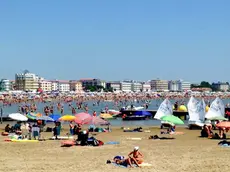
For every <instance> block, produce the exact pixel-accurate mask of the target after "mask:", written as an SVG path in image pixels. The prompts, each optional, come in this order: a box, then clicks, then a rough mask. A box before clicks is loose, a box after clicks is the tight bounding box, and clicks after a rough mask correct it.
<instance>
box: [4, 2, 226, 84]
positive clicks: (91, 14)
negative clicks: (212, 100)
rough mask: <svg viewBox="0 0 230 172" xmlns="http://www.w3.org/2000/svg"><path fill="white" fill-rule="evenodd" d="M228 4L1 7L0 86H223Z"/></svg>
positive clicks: (32, 4)
mask: <svg viewBox="0 0 230 172" xmlns="http://www.w3.org/2000/svg"><path fill="white" fill-rule="evenodd" d="M229 6H230V1H229V0H220V1H216V0H96V1H95V0H88V1H80V0H79V1H78V0H68V1H63V0H49V1H47V0H39V1H31V0H23V1H0V78H9V79H14V76H15V73H21V72H23V71H24V70H25V69H27V70H29V71H30V72H32V73H36V74H38V75H39V76H42V77H45V78H47V79H80V78H100V79H104V80H122V79H134V80H150V79H156V78H160V79H167V80H171V79H172V80H175V79H184V80H186V81H191V82H199V81H202V80H206V81H210V82H213V81H230V75H229V74H228V72H229V69H230V58H229V57H230V10H229Z"/></svg>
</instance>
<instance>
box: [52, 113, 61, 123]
mask: <svg viewBox="0 0 230 172" xmlns="http://www.w3.org/2000/svg"><path fill="white" fill-rule="evenodd" d="M49 117H50V118H52V119H53V120H54V121H58V119H59V118H61V115H59V114H52V115H50V116H49Z"/></svg>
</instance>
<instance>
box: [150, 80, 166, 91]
mask: <svg viewBox="0 0 230 172" xmlns="http://www.w3.org/2000/svg"><path fill="white" fill-rule="evenodd" d="M150 84H151V90H155V91H165V90H168V81H167V80H160V79H156V80H151V82H150Z"/></svg>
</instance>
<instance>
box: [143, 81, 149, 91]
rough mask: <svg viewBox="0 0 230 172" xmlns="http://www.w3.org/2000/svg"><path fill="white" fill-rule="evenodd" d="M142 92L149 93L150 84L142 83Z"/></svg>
mask: <svg viewBox="0 0 230 172" xmlns="http://www.w3.org/2000/svg"><path fill="white" fill-rule="evenodd" d="M142 91H143V92H149V91H151V84H150V83H149V82H145V83H142Z"/></svg>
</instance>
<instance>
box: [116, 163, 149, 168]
mask: <svg viewBox="0 0 230 172" xmlns="http://www.w3.org/2000/svg"><path fill="white" fill-rule="evenodd" d="M112 165H114V166H116V167H120V168H129V167H130V166H129V165H128V166H125V165H119V164H116V163H115V162H113V163H112ZM139 166H140V167H141V168H142V167H152V164H149V163H144V162H143V163H142V164H139ZM133 167H137V165H135V164H134V165H133Z"/></svg>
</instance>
